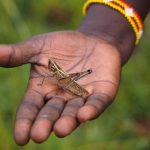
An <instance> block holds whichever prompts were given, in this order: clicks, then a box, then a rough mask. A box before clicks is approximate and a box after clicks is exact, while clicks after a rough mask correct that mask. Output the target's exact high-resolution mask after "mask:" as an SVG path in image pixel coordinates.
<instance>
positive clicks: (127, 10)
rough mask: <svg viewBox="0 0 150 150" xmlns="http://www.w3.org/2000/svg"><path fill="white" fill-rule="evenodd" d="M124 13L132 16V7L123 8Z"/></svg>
mask: <svg viewBox="0 0 150 150" xmlns="http://www.w3.org/2000/svg"><path fill="white" fill-rule="evenodd" d="M125 13H126V14H127V15H128V16H130V17H133V9H132V8H126V9H125Z"/></svg>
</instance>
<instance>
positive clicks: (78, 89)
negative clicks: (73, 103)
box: [48, 59, 92, 97]
mask: <svg viewBox="0 0 150 150" xmlns="http://www.w3.org/2000/svg"><path fill="white" fill-rule="evenodd" d="M48 69H49V71H50V75H51V77H53V79H55V81H56V82H57V84H58V86H60V87H61V88H63V89H64V90H67V91H69V92H71V93H73V94H75V95H77V96H80V97H86V96H87V95H89V93H88V91H87V90H86V89H84V88H83V87H82V86H80V85H79V84H78V83H77V82H76V81H77V80H79V79H81V78H83V77H85V76H86V75H88V74H91V73H92V69H88V70H86V71H83V72H77V73H71V74H69V73H67V72H66V71H64V70H63V69H62V68H61V67H60V66H59V65H58V64H57V63H56V62H55V61H53V60H52V59H49V61H48Z"/></svg>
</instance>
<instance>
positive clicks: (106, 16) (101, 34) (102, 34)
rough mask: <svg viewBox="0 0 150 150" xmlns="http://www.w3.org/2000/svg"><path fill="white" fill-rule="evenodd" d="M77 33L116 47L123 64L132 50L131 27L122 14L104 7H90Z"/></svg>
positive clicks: (98, 5) (133, 41)
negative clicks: (94, 37)
mask: <svg viewBox="0 0 150 150" xmlns="http://www.w3.org/2000/svg"><path fill="white" fill-rule="evenodd" d="M78 31H80V32H82V33H84V34H87V35H92V36H96V37H97V38H100V39H103V40H105V41H107V42H109V43H110V44H112V45H114V46H115V47H117V49H118V50H119V52H120V54H121V57H122V63H123V64H124V63H125V62H126V61H127V60H128V58H129V57H130V55H131V53H132V51H133V49H134V45H135V35H134V32H133V29H132V27H131V26H130V24H129V23H128V21H127V20H126V19H125V18H124V17H123V15H122V14H120V13H119V12H117V11H115V10H113V9H112V8H109V7H107V6H105V5H100V4H93V5H91V6H90V8H89V10H88V13H87V15H86V16H85V18H84V20H83V22H82V24H81V26H80V27H79V29H78Z"/></svg>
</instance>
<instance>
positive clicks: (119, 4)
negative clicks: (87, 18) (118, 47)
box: [83, 0, 144, 45]
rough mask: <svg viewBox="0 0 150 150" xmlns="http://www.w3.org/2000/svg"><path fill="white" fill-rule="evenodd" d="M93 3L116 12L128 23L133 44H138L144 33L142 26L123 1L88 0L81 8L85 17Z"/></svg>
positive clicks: (137, 16)
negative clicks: (132, 35)
mask: <svg viewBox="0 0 150 150" xmlns="http://www.w3.org/2000/svg"><path fill="white" fill-rule="evenodd" d="M94 3H99V4H103V5H107V6H109V7H111V8H113V9H115V10H117V11H119V12H120V13H121V14H122V15H123V16H124V17H125V18H126V19H127V21H128V22H129V23H130V25H131V27H132V29H133V31H134V33H135V37H136V42H135V44H136V45H137V44H138V43H139V40H140V38H141V37H142V34H143V31H144V25H143V23H142V20H141V18H140V16H139V15H138V13H137V12H136V11H135V10H134V9H133V8H132V7H131V6H130V5H129V4H126V3H125V2H124V1H121V0H88V1H87V2H86V3H85V4H84V6H83V14H84V15H85V14H86V12H87V10H88V8H89V6H90V5H91V4H94Z"/></svg>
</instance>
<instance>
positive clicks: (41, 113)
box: [0, 31, 121, 145]
mask: <svg viewBox="0 0 150 150" xmlns="http://www.w3.org/2000/svg"><path fill="white" fill-rule="evenodd" d="M0 50H1V54H0V64H1V66H3V67H13V66H19V65H22V64H26V63H31V74H30V79H29V83H28V87H27V90H26V93H25V95H24V97H23V101H22V103H21V105H20V107H19V108H18V111H17V115H16V123H15V130H14V135H15V140H16V142H17V143H18V144H20V145H24V144H26V143H27V142H28V141H29V139H30V138H31V139H32V140H34V141H35V142H38V143H40V142H43V141H45V140H46V139H47V138H48V137H49V135H50V133H51V132H53V131H54V132H55V134H56V135H57V136H58V137H65V136H67V135H68V134H70V133H71V132H72V131H73V130H74V129H75V128H76V127H78V126H79V124H80V123H82V122H85V121H87V120H91V119H94V118H96V117H98V116H99V115H100V114H101V113H102V112H103V111H104V110H105V108H106V107H107V106H109V104H111V103H112V101H113V99H114V97H115V95H116V92H117V89H118V85H119V80H120V68H121V61H120V55H119V52H118V50H117V49H116V48H115V47H113V46H112V45H110V44H108V43H107V42H105V41H103V40H101V39H96V38H94V37H89V36H86V35H83V34H81V33H79V32H76V31H66V32H54V33H48V34H44V35H39V36H35V37H33V38H31V39H29V40H27V41H25V42H22V43H18V44H14V45H1V46H0ZM4 58H5V59H4ZM50 58H51V59H53V60H55V61H56V62H57V63H58V64H59V65H60V66H61V67H62V68H63V70H65V71H67V72H68V73H76V72H81V71H85V70H87V69H89V68H91V69H92V70H93V72H92V74H90V75H88V76H86V77H84V78H82V79H80V80H79V81H78V83H79V84H80V85H82V86H83V87H84V88H85V89H86V90H87V91H88V92H89V96H88V97H87V98H86V99H84V98H82V97H77V96H73V95H71V94H69V93H67V92H66V91H64V90H62V89H60V88H59V87H58V86H57V84H54V83H53V82H52V80H51V78H49V70H48V60H49V59H50Z"/></svg>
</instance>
